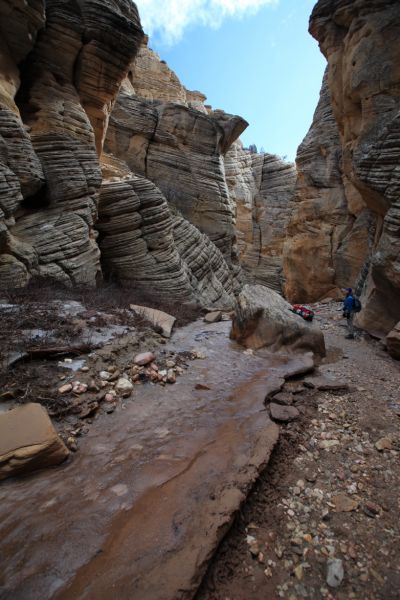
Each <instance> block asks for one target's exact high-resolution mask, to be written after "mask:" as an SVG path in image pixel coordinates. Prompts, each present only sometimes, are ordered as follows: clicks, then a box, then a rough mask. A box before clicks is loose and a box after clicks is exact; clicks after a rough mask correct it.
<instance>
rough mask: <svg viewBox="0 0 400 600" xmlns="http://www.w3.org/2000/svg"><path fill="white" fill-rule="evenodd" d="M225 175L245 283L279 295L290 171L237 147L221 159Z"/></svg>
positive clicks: (271, 157)
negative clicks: (270, 290)
mask: <svg viewBox="0 0 400 600" xmlns="http://www.w3.org/2000/svg"><path fill="white" fill-rule="evenodd" d="M225 175H226V180H227V184H228V188H229V193H230V197H231V199H232V203H233V206H234V207H235V208H236V224H235V226H236V232H237V238H238V251H239V257H240V264H241V266H242V267H243V269H244V271H245V273H246V278H247V280H248V281H249V282H252V283H258V284H261V285H266V286H268V287H271V288H272V289H274V290H276V291H279V292H282V285H283V264H282V263H283V261H282V254H283V245H284V241H285V239H286V235H287V234H286V228H287V225H288V221H289V216H290V213H291V208H292V201H293V195H294V187H295V180H296V171H295V168H294V165H292V164H291V163H287V162H285V161H283V160H282V159H280V158H279V157H278V156H275V155H272V154H251V153H250V152H248V151H246V150H244V149H243V147H242V145H241V144H240V143H236V144H234V146H233V147H232V148H231V150H230V151H229V152H228V153H227V155H226V156H225Z"/></svg>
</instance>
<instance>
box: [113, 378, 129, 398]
mask: <svg viewBox="0 0 400 600" xmlns="http://www.w3.org/2000/svg"><path fill="white" fill-rule="evenodd" d="M132 390H133V385H132V383H131V382H130V381H129V380H128V379H124V378H123V377H121V379H118V381H117V384H116V386H115V391H116V392H117V393H119V394H127V393H129V392H132Z"/></svg>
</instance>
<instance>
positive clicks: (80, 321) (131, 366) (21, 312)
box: [0, 285, 199, 451]
mask: <svg viewBox="0 0 400 600" xmlns="http://www.w3.org/2000/svg"><path fill="white" fill-rule="evenodd" d="M137 303H139V304H141V305H145V306H149V305H150V306H153V307H154V308H157V303H156V302H154V301H153V302H152V303H151V302H150V303H149V298H147V297H140V296H138V294H137V293H136V292H134V291H132V290H131V291H129V290H125V291H124V292H122V291H121V290H119V289H118V288H116V287H114V286H104V287H103V288H99V289H98V290H97V291H94V290H84V289H82V290H76V291H75V292H72V291H71V290H68V289H64V288H62V287H55V288H54V287H46V286H44V287H40V286H38V285H34V286H31V287H30V288H29V289H27V290H26V291H24V290H16V291H14V292H12V291H11V292H10V291H4V290H3V291H2V292H0V320H1V329H0V413H2V412H5V411H8V410H9V409H10V408H13V407H15V406H18V405H21V404H27V403H29V402H37V403H40V404H42V405H43V406H44V407H45V408H46V409H47V411H48V413H49V415H50V417H52V419H53V423H54V425H55V427H56V429H57V431H58V433H59V434H60V436H61V438H62V439H63V441H64V442H65V443H66V445H67V446H68V447H69V449H70V450H72V451H76V450H77V449H78V447H79V439H80V438H81V437H82V436H84V435H85V434H86V433H87V432H88V431H89V428H90V425H91V423H92V422H93V419H94V418H96V417H97V416H99V415H101V414H108V415H110V414H112V413H113V412H114V411H115V409H116V408H117V407H118V406H120V405H121V403H122V402H123V400H124V399H126V398H128V397H130V396H131V394H132V392H133V390H134V388H135V387H136V386H140V385H142V384H145V383H147V382H149V381H152V382H155V383H158V384H159V385H161V386H164V385H166V384H173V383H175V381H176V378H177V377H179V376H181V375H182V374H183V372H184V370H185V369H186V368H187V366H188V361H190V359H195V358H196V357H194V356H191V355H189V354H188V353H186V354H185V353H179V352H173V351H172V352H166V351H165V350H164V347H165V344H166V342H167V339H166V337H165V336H164V335H162V331H161V328H160V327H159V326H157V325H156V326H155V325H154V323H152V322H150V321H149V320H147V319H146V317H145V315H144V314H143V313H140V312H135V311H133V310H131V309H130V306H131V305H132V304H135V305H136V304H137ZM164 304H165V303H164ZM167 308H172V307H171V306H167ZM175 314H176V317H177V319H176V324H175V326H176V328H178V327H179V326H182V325H184V324H186V323H187V322H190V321H192V320H193V319H194V318H195V317H196V316H198V314H199V311H198V309H196V308H195V307H192V306H180V307H179V310H177V309H176V307H175ZM146 352H154V353H156V354H157V361H155V360H154V361H152V360H145V361H144V362H143V360H142V361H140V360H139V363H140V364H135V363H134V358H135V357H136V356H137V355H140V354H143V353H146Z"/></svg>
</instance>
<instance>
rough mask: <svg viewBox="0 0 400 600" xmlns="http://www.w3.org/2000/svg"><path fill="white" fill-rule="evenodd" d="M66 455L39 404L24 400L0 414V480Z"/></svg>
mask: <svg viewBox="0 0 400 600" xmlns="http://www.w3.org/2000/svg"><path fill="white" fill-rule="evenodd" d="M68 455H69V451H68V449H67V448H66V446H65V445H64V443H63V441H62V440H61V438H60V437H59V436H58V435H57V432H56V430H55V429H54V427H53V425H52V423H51V421H50V418H49V416H48V414H47V412H46V409H45V408H43V406H41V405H40V404H34V403H30V404H25V405H24V406H20V407H18V408H15V409H14V410H10V411H9V412H6V413H4V414H2V415H0V480H1V479H5V478H6V477H12V476H13V475H19V474H21V473H27V472H30V471H33V470H35V469H41V468H43V467H49V466H51V465H58V464H60V463H61V462H63V461H64V460H65V459H66V458H67V456H68Z"/></svg>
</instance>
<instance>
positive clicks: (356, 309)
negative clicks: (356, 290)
mask: <svg viewBox="0 0 400 600" xmlns="http://www.w3.org/2000/svg"><path fill="white" fill-rule="evenodd" d="M361 309H362V305H361V302H360V300H359V299H358V298H356V297H355V296H354V298H353V312H356V313H358V312H360V311H361Z"/></svg>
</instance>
